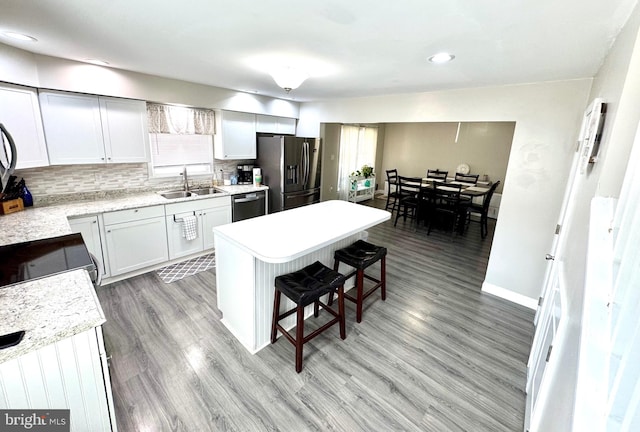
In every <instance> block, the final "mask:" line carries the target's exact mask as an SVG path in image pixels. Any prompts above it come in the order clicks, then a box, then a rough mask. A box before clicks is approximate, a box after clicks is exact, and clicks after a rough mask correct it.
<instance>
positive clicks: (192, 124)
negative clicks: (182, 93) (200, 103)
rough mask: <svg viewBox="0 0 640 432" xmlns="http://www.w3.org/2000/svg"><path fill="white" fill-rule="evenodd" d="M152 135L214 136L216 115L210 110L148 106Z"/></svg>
mask: <svg viewBox="0 0 640 432" xmlns="http://www.w3.org/2000/svg"><path fill="white" fill-rule="evenodd" d="M147 116H148V117H149V132H150V133H168V134H179V135H185V134H195V135H214V134H215V132H216V122H215V113H214V111H213V110H210V109H202V108H187V107H179V106H173V105H161V104H152V103H148V104H147Z"/></svg>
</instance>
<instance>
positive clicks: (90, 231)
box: [69, 216, 109, 277]
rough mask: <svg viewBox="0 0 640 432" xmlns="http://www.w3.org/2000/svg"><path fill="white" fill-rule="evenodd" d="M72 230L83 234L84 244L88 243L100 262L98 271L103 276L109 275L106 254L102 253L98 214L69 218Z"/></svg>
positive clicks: (88, 246) (91, 251)
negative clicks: (105, 259)
mask: <svg viewBox="0 0 640 432" xmlns="http://www.w3.org/2000/svg"><path fill="white" fill-rule="evenodd" d="M69 225H70V226H71V231H72V232H74V233H80V234H82V239H83V240H84V244H85V245H87V249H88V250H89V253H91V254H92V255H93V256H94V257H96V259H97V260H98V261H99V262H98V266H99V268H98V271H99V272H100V274H101V275H102V277H107V276H109V275H108V274H107V272H106V271H105V269H106V266H105V262H104V255H103V253H102V239H101V238H100V227H99V224H98V216H87V217H80V218H74V219H69Z"/></svg>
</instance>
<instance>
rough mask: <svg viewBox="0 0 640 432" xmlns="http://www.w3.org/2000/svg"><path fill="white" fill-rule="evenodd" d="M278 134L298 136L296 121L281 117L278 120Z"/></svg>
mask: <svg viewBox="0 0 640 432" xmlns="http://www.w3.org/2000/svg"><path fill="white" fill-rule="evenodd" d="M277 132H278V133H279V134H285V135H295V134H296V119H294V118H288V117H279V118H278V128H277Z"/></svg>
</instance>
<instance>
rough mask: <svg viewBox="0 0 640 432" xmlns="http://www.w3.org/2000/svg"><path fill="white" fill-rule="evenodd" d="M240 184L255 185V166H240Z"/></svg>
mask: <svg viewBox="0 0 640 432" xmlns="http://www.w3.org/2000/svg"><path fill="white" fill-rule="evenodd" d="M238 184H253V165H238Z"/></svg>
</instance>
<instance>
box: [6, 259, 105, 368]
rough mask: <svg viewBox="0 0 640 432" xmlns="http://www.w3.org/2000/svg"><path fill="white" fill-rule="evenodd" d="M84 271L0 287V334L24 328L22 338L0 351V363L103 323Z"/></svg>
mask: <svg viewBox="0 0 640 432" xmlns="http://www.w3.org/2000/svg"><path fill="white" fill-rule="evenodd" d="M105 321H106V320H105V316H104V312H103V311H102V308H101V307H100V302H99V301H98V297H97V296H96V292H95V290H94V289H93V287H92V285H91V280H90V279H89V274H88V273H87V272H86V271H85V270H74V271H69V272H65V273H60V274H57V275H54V276H49V277H46V278H42V279H35V280H32V281H28V282H24V283H21V284H16V285H11V286H8V287H4V288H1V289H0V335H6V334H10V333H13V332H18V331H21V330H24V332H25V335H24V338H23V339H22V341H21V342H20V343H19V344H18V345H16V346H13V347H9V348H5V349H2V350H0V363H3V362H5V361H7V360H11V359H13V358H16V357H19V356H21V355H22V354H25V353H27V352H30V351H33V350H36V349H38V348H41V347H44V346H47V345H49V344H51V343H53V342H57V341H59V340H61V339H64V338H67V337H69V336H73V335H75V334H78V333H81V332H83V331H85V330H89V329H91V328H93V327H96V326H99V325H101V324H103V323H104V322H105Z"/></svg>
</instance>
